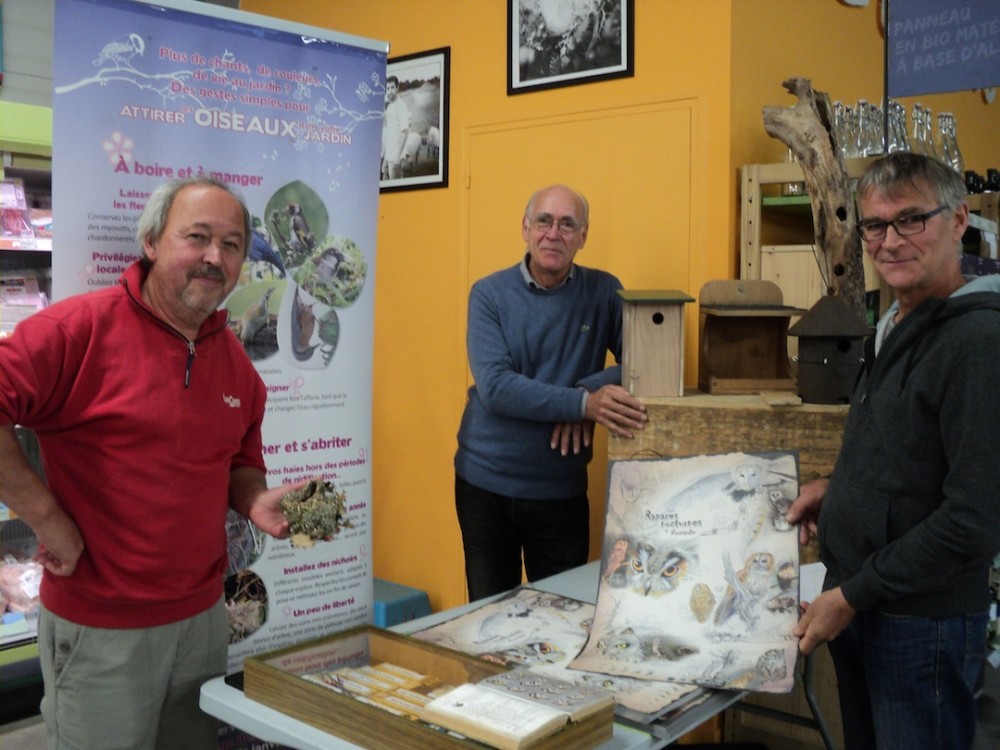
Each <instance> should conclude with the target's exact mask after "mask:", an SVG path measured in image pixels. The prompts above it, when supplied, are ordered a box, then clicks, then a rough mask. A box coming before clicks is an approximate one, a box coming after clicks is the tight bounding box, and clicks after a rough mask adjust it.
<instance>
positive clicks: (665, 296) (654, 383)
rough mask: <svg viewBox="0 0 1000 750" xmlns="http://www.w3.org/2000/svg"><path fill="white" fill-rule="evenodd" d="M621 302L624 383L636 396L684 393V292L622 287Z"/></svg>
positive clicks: (687, 298)
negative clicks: (622, 302)
mask: <svg viewBox="0 0 1000 750" xmlns="http://www.w3.org/2000/svg"><path fill="white" fill-rule="evenodd" d="M618 295H619V296H620V297H621V298H622V300H623V301H624V304H623V305H622V385H623V386H625V388H627V389H628V391H629V393H631V394H632V395H633V396H639V397H642V396H648V397H660V396H665V397H679V396H683V395H684V304H685V303H687V302H694V297H689V296H688V295H686V294H684V293H683V292H678V291H674V290H672V289H665V290H632V289H619V290H618Z"/></svg>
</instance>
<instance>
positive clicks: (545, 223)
mask: <svg viewBox="0 0 1000 750" xmlns="http://www.w3.org/2000/svg"><path fill="white" fill-rule="evenodd" d="M553 224H555V226H556V229H557V230H558V231H559V234H561V235H564V236H569V235H571V234H574V233H575V232H577V231H579V229H580V225H579V224H577V223H576V220H575V219H570V218H569V217H566V216H564V217H562V218H561V219H558V220H556V218H555V217H554V216H552V214H538V216H536V217H535V218H533V219H532V220H531V226H533V227H534V228H535V229H537V230H538V231H539V232H547V231H549V230H550V229H552V225H553Z"/></svg>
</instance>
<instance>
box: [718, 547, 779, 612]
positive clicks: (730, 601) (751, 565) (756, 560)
mask: <svg viewBox="0 0 1000 750" xmlns="http://www.w3.org/2000/svg"><path fill="white" fill-rule="evenodd" d="M722 567H723V571H724V575H725V578H726V582H727V583H728V584H729V585H728V586H727V587H726V591H725V593H724V594H723V596H722V601H721V602H720V603H719V608H718V609H717V610H715V624H716V625H722V624H723V623H724V622H726V621H727V620H728V619H729V618H730V617H732V616H733V614H738V615H739V617H740V619H741V620H743V622H744V623H746V625H747V627H748V628H749V629H751V630H752V629H754V628H755V627H756V626H757V620H758V618H759V616H760V609H761V605H762V603H763V600H764V598H765V597H766V596H767V593H768V591H769V590H770V588H771V583H772V579H773V577H774V555H772V554H771V553H770V552H754V553H753V554H752V555H750V557H748V558H747V559H746V562H745V563H744V565H743V568H742V570H740V571H738V572H734V571H733V565H732V563H731V562H730V560H729V554H728V553H725V552H724V553H723V554H722Z"/></svg>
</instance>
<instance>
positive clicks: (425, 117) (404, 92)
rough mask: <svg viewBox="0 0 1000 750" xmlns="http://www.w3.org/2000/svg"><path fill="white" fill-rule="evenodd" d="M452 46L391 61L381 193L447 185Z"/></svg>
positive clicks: (383, 131) (385, 111) (387, 92)
mask: <svg viewBox="0 0 1000 750" xmlns="http://www.w3.org/2000/svg"><path fill="white" fill-rule="evenodd" d="M450 60H451V47H441V48H439V49H432V50H429V51H427V52H418V53H416V54H413V55H404V56H402V57H393V58H389V59H388V60H387V61H386V68H385V110H384V112H383V115H382V158H381V166H380V169H381V178H380V179H379V191H380V192H383V193H384V192H388V191H392V190H417V189H420V188H435V187H447V186H448V97H449V93H448V92H449V89H450V87H451V70H450Z"/></svg>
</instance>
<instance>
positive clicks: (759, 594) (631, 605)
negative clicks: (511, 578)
mask: <svg viewBox="0 0 1000 750" xmlns="http://www.w3.org/2000/svg"><path fill="white" fill-rule="evenodd" d="M798 485H799V482H798V454H797V453H795V452H789V451H785V452H771V453H753V454H751V453H730V454H724V455H712V456H696V457H691V458H673V459H663V460H642V461H617V462H614V463H612V465H611V467H610V471H609V479H608V504H607V515H606V519H605V528H604V544H603V554H602V559H601V580H600V585H599V588H598V594H597V606H596V609H595V613H594V622H593V625H592V627H591V632H590V636H589V637H588V639H587V643H586V645H585V646H584V648H583V649H582V650H581V652H580V654H579V655H578V656H577V658H576V659H574V660H573V661H572V662H571V663H570V665H569V666H570V669H580V670H587V671H591V672H603V673H606V674H611V675H623V676H628V677H636V678H640V679H649V680H675V681H679V682H687V683H694V684H698V685H704V686H706V687H712V688H724V689H733V690H759V691H764V692H776V693H777V692H788V691H789V690H791V689H792V685H793V683H794V668H795V660H796V657H797V654H798V641H797V639H796V638H795V637H794V636H793V635H792V628H793V627H794V626H795V623H796V622H797V620H798V604H799V590H798V571H799V546H798V534H797V533H796V530H795V528H794V527H792V526H790V525H789V524H788V523H787V522H786V521H785V512H786V511H787V510H788V507H789V505H790V504H791V502H792V501H793V500H794V499H795V497H796V496H797V495H798Z"/></svg>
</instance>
